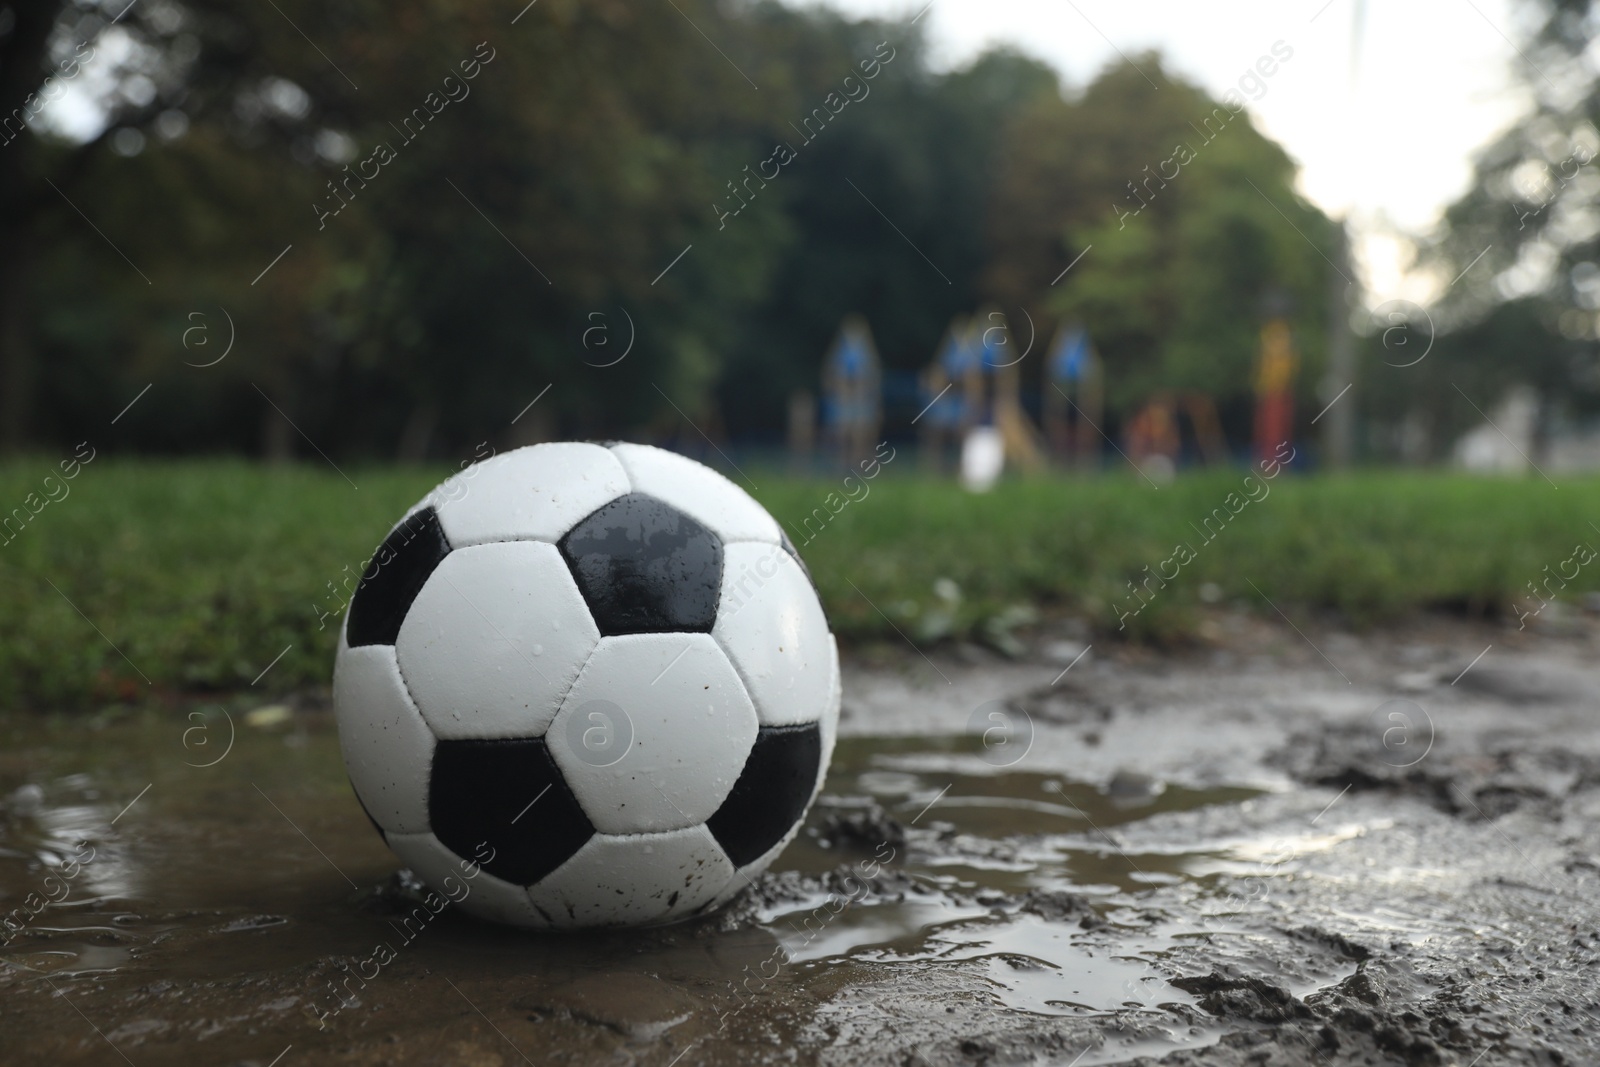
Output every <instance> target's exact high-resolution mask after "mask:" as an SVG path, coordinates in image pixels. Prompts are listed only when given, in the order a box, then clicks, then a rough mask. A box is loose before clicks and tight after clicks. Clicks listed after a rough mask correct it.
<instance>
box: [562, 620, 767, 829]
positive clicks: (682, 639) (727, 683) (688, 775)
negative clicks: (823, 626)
mask: <svg viewBox="0 0 1600 1067" xmlns="http://www.w3.org/2000/svg"><path fill="white" fill-rule="evenodd" d="M757 726H758V723H757V721H756V712H755V708H754V707H753V706H752V705H751V703H750V697H749V695H748V694H747V693H746V692H745V689H744V684H743V683H742V682H740V681H739V676H738V675H737V674H736V673H735V672H734V669H733V665H732V664H730V663H729V662H728V658H727V656H725V655H724V654H723V652H722V649H721V648H720V647H719V646H718V645H717V643H716V642H715V641H714V640H712V639H711V636H710V635H709V634H694V633H674V634H626V635H622V636H618V637H607V638H603V639H602V640H601V641H600V646H599V647H598V648H596V649H595V651H594V655H592V656H590V657H589V662H588V663H586V664H584V668H583V673H581V674H580V675H579V676H578V680H577V681H576V682H574V683H573V686H572V690H571V692H569V693H568V694H567V698H566V700H565V702H563V704H562V706H561V710H560V711H559V712H558V713H557V714H556V717H555V721H554V722H552V723H551V725H550V730H549V732H548V735H547V740H548V742H549V746H550V754H551V756H552V757H553V758H554V759H555V761H556V764H557V765H558V766H559V767H560V768H561V775H562V778H563V779H565V781H566V783H567V785H568V786H569V787H570V788H571V789H572V794H573V796H575V797H576V798H577V800H578V804H579V805H580V806H581V807H582V808H583V810H584V813H585V814H586V815H588V817H589V820H590V821H591V822H593V823H594V827H595V829H596V830H598V831H600V832H601V833H604V834H637V833H655V832H661V831H666V830H679V829H683V828H685V827H689V826H694V825H696V824H697V823H702V822H705V821H706V820H707V819H709V818H710V817H711V816H712V815H713V814H715V812H716V811H717V809H718V808H719V807H720V806H721V804H722V802H723V801H724V800H725V799H726V798H727V796H728V793H729V791H730V790H732V788H733V785H734V782H735V781H736V780H737V779H738V778H739V774H740V771H741V770H742V769H743V767H744V765H745V757H747V756H748V755H749V754H750V748H751V745H752V744H753V743H754V742H755V739H756V730H757Z"/></svg>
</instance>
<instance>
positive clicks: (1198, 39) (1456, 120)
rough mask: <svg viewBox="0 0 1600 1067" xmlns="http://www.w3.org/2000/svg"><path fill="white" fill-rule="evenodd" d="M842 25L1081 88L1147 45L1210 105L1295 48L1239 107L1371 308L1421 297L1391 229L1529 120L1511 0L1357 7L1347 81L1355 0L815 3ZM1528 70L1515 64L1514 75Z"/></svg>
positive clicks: (945, 56)
mask: <svg viewBox="0 0 1600 1067" xmlns="http://www.w3.org/2000/svg"><path fill="white" fill-rule="evenodd" d="M825 2H826V4H827V6H829V7H832V8H835V9H837V10H840V11H843V12H846V13H848V14H851V15H857V16H863V15H885V16H895V17H911V16H915V15H916V14H917V13H918V12H919V11H921V12H923V13H922V15H921V17H920V19H919V22H918V25H919V26H921V27H923V28H924V29H925V31H926V32H927V34H928V37H929V40H930V43H931V44H932V46H933V49H934V56H935V62H936V64H937V65H938V66H940V67H951V66H959V65H961V64H963V63H965V62H966V61H968V60H970V59H971V58H972V57H973V56H975V55H977V54H978V53H979V52H981V51H983V50H984V49H985V48H987V47H989V46H991V45H994V44H1001V43H1004V44H1009V45H1012V46H1015V47H1017V48H1020V49H1021V50H1023V51H1025V52H1027V53H1029V54H1031V55H1034V56H1037V57H1039V58H1041V59H1044V60H1046V61H1048V62H1049V63H1051V64H1052V65H1053V66H1055V67H1056V68H1057V69H1058V70H1059V71H1060V72H1061V73H1062V75H1063V77H1064V78H1065V80H1066V81H1067V83H1068V84H1070V85H1073V86H1081V85H1083V84H1084V83H1085V82H1087V81H1089V80H1091V79H1092V78H1093V76H1094V75H1095V73H1096V72H1097V71H1099V70H1100V69H1101V68H1102V67H1104V66H1105V65H1106V64H1107V63H1108V62H1111V61H1114V60H1116V59H1117V58H1118V53H1119V51H1120V52H1121V53H1123V54H1125V55H1128V56H1134V55H1136V54H1137V53H1138V52H1141V51H1144V50H1146V49H1151V48H1154V49H1158V50H1160V51H1161V52H1162V53H1163V54H1164V55H1165V57H1166V60H1167V65H1168V69H1169V70H1172V71H1174V72H1176V73H1179V74H1182V75H1185V76H1187V77H1189V78H1190V79H1192V80H1194V81H1197V82H1198V83H1199V84H1201V85H1202V86H1204V87H1205V88H1207V89H1209V90H1210V91H1211V92H1212V93H1214V94H1220V93H1222V92H1224V91H1225V90H1227V89H1228V88H1230V87H1232V86H1234V85H1235V84H1236V83H1237V82H1238V79H1239V78H1240V76H1241V75H1242V74H1243V73H1244V72H1245V70H1246V69H1247V68H1248V67H1250V66H1251V65H1252V64H1254V63H1255V62H1256V60H1257V58H1258V57H1260V56H1262V55H1266V54H1267V53H1268V52H1269V50H1270V49H1271V47H1272V45H1273V44H1274V43H1275V42H1277V41H1280V40H1281V41H1283V42H1284V43H1285V44H1287V45H1288V46H1289V47H1290V48H1292V49H1293V50H1294V56H1293V58H1292V59H1291V60H1289V61H1288V62H1287V63H1285V64H1284V65H1283V67H1282V69H1281V70H1280V71H1279V72H1278V73H1277V74H1275V75H1274V76H1273V77H1272V78H1271V79H1270V80H1269V81H1268V84H1267V90H1266V92H1265V94H1264V95H1262V96H1261V98H1260V99H1259V100H1254V101H1251V102H1250V105H1249V106H1250V110H1251V113H1252V115H1253V117H1254V120H1255V122H1256V124H1257V126H1258V127H1259V128H1260V129H1262V130H1263V131H1264V132H1266V133H1267V134H1268V135H1270V136H1271V137H1273V138H1275V139H1277V140H1278V141H1279V142H1281V143H1282V144H1283V145H1284V146H1285V147H1286V148H1287V149H1288V151H1289V153H1290V155H1292V156H1293V157H1294V158H1295V159H1296V160H1297V161H1298V162H1299V163H1300V165H1301V168H1302V170H1301V174H1300V187H1301V190H1302V191H1303V192H1304V194H1305V195H1306V196H1307V197H1308V198H1309V199H1310V200H1312V201H1313V202H1314V203H1316V204H1318V205H1320V206H1321V207H1322V208H1323V209H1325V210H1327V211H1329V212H1330V213H1333V214H1335V215H1338V214H1341V213H1346V212H1349V213H1350V214H1351V217H1352V219H1353V221H1354V223H1355V224H1356V226H1357V228H1358V231H1359V233H1360V234H1361V235H1362V237H1361V243H1360V244H1359V246H1358V249H1359V253H1360V259H1361V264H1362V268H1363V273H1364V274H1365V275H1366V280H1367V282H1368V285H1369V286H1370V287H1371V290H1372V292H1371V294H1370V299H1371V300H1372V302H1373V303H1377V302H1379V301H1381V300H1383V299H1385V298H1386V297H1389V296H1400V295H1406V296H1411V297H1414V298H1425V297H1426V296H1427V295H1428V294H1427V289H1428V288H1429V285H1428V281H1427V280H1426V279H1422V278H1416V277H1412V278H1409V279H1407V278H1403V277H1402V274H1401V266H1402V264H1403V246H1397V245H1396V244H1395V243H1394V242H1392V241H1388V240H1385V239H1384V238H1383V237H1382V236H1381V235H1382V233H1383V232H1384V230H1385V229H1386V227H1387V226H1393V227H1396V228H1398V229H1400V230H1402V231H1409V232H1419V231H1425V230H1427V229H1428V228H1429V227H1431V226H1432V225H1433V224H1434V223H1435V222H1436V221H1437V219H1438V217H1439V214H1440V212H1441V211H1442V210H1443V209H1444V208H1445V207H1446V206H1447V205H1448V204H1449V203H1450V202H1451V201H1452V200H1454V199H1455V198H1456V197H1457V196H1459V195H1460V194H1461V193H1462V192H1464V191H1465V189H1466V187H1467V183H1468V181H1469V179H1470V176H1471V169H1470V168H1471V159H1472V154H1473V152H1474V151H1475V150H1476V149H1478V148H1479V147H1481V146H1482V145H1484V144H1485V143H1487V142H1488V141H1490V140H1492V139H1493V138H1494V136H1495V135H1496V134H1498V133H1500V132H1501V131H1503V130H1504V129H1506V128H1507V127H1508V126H1509V125H1510V124H1511V123H1513V122H1515V121H1516V120H1517V118H1518V117H1519V116H1520V115H1521V114H1522V113H1523V112H1524V110H1525V107H1526V97H1525V95H1524V93H1523V91H1522V90H1521V89H1520V85H1521V78H1520V77H1519V73H1520V72H1519V71H1518V70H1516V69H1514V68H1513V65H1514V64H1517V65H1520V64H1522V60H1521V59H1520V58H1519V57H1518V53H1517V51H1516V50H1515V48H1514V47H1513V46H1512V44H1511V43H1510V41H1508V40H1507V38H1510V39H1512V40H1520V35H1519V34H1518V33H1517V32H1516V30H1515V26H1514V22H1513V14H1512V13H1513V10H1520V7H1519V6H1518V4H1517V2H1516V0H1408V2H1406V3H1394V2H1392V0H1391V2H1388V3H1371V2H1369V3H1368V4H1367V8H1366V12H1365V26H1364V29H1363V31H1362V32H1361V34H1360V49H1359V57H1360V58H1359V64H1358V67H1357V77H1356V79H1355V81H1354V84H1352V80H1351V78H1350V68H1351V43H1352V39H1353V36H1354V34H1353V24H1354V22H1355V3H1356V0H1331V2H1329V0H1212V2H1209V3H1206V2H1198V0H1141V2H1139V3H1130V2H1128V0H933V3H932V4H929V5H928V6H927V7H926V8H924V6H923V5H924V4H926V3H927V0H825ZM1524 69H1525V68H1524Z"/></svg>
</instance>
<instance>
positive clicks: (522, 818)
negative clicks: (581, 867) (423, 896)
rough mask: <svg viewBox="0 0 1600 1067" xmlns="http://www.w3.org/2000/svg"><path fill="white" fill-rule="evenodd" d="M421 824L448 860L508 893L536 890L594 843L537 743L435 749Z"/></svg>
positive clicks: (464, 743)
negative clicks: (478, 869)
mask: <svg viewBox="0 0 1600 1067" xmlns="http://www.w3.org/2000/svg"><path fill="white" fill-rule="evenodd" d="M428 822H429V823H430V824H431V825H432V827H433V834H434V836H435V837H437V838H438V839H439V840H440V841H441V842H443V844H444V846H445V847H446V848H448V849H449V850H450V851H451V852H454V853H455V854H456V855H458V856H460V857H461V858H462V859H467V860H476V861H478V863H479V864H480V865H481V866H482V867H483V869H484V870H486V871H488V872H489V873H490V874H492V875H494V876H495V877H497V878H504V879H505V880H506V881H508V882H511V883H512V884H513V885H532V884H533V883H534V882H537V881H538V880H539V879H541V878H543V877H544V876H545V875H547V874H549V873H550V872H551V871H553V870H555V869H556V868H557V867H559V866H561V865H562V864H563V863H565V862H567V860H569V859H571V858H572V855H573V853H575V852H577V851H578V849H580V848H582V847H583V843H584V842H585V841H587V840H589V838H590V837H591V836H593V835H594V826H593V824H591V823H590V822H589V818H588V816H586V815H584V813H583V809H582V808H581V807H579V806H578V800H577V798H576V797H574V796H573V795H572V790H571V789H569V788H567V783H566V782H565V781H564V780H563V779H562V777H561V770H560V768H558V767H557V766H556V762H555V760H553V759H551V758H550V750H549V749H548V748H546V747H545V743H544V739H543V738H514V739H509V740H496V741H440V742H439V744H438V747H437V748H436V749H434V753H433V776H432V778H431V779H430V780H429V782H428ZM491 850H492V851H491ZM485 857H487V858H485Z"/></svg>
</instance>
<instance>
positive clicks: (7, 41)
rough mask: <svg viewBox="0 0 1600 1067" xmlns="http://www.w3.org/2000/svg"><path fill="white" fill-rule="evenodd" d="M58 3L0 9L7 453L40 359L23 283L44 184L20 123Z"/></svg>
mask: <svg viewBox="0 0 1600 1067" xmlns="http://www.w3.org/2000/svg"><path fill="white" fill-rule="evenodd" d="M61 6H62V5H61V3H60V0H13V2H11V3H9V4H7V5H5V7H4V8H3V10H4V11H6V12H9V19H8V21H9V22H10V24H11V25H10V32H9V33H7V34H5V36H3V37H0V451H6V452H15V451H17V450H19V449H20V448H22V447H24V446H25V445H27V443H28V440H29V422H30V421H31V420H30V418H29V415H30V414H31V410H32V407H33V404H34V386H35V369H36V364H37V360H36V359H35V356H34V350H33V324H32V323H31V322H30V321H29V320H28V299H27V291H26V288H27V279H28V273H29V272H28V264H29V262H30V261H31V257H30V255H29V251H30V249H31V247H32V244H33V241H32V220H33V219H34V218H35V216H36V215H37V207H38V205H39V200H40V191H41V190H44V191H48V188H49V187H48V186H45V185H44V184H43V183H41V182H39V181H38V179H37V178H36V177H35V165H36V161H35V158H34V137H33V134H32V133H31V132H27V131H24V130H21V129H19V126H20V123H21V120H22V118H23V116H25V115H27V114H28V108H27V107H26V103H27V100H28V98H29V96H30V95H31V94H33V93H34V92H36V91H37V90H38V89H39V88H40V86H41V84H42V83H43V81H44V77H45V72H44V60H45V51H46V45H47V44H48V43H49V40H50V32H51V30H52V29H53V28H54V27H55V24H56V18H57V16H58V15H59V14H60V11H61ZM8 120H9V122H8ZM51 195H54V194H53V193H52V194H51Z"/></svg>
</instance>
